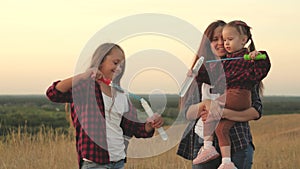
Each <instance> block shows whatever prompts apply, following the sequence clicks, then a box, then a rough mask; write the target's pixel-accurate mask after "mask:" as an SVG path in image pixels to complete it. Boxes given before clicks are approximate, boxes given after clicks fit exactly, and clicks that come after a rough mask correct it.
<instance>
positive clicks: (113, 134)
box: [102, 92, 129, 161]
mask: <svg viewBox="0 0 300 169" xmlns="http://www.w3.org/2000/svg"><path fill="white" fill-rule="evenodd" d="M102 96H103V102H104V107H105V119H106V138H107V147H108V153H109V158H110V161H119V160H121V159H124V158H125V156H126V154H125V151H124V150H125V144H124V137H123V130H122V128H121V127H120V123H121V120H122V116H123V114H124V113H125V112H128V111H129V105H128V100H127V96H126V95H125V94H124V93H120V92H116V97H115V102H114V105H113V107H112V109H111V112H109V109H110V108H111V105H112V103H113V100H112V98H111V97H109V96H107V95H105V94H104V93H102Z"/></svg>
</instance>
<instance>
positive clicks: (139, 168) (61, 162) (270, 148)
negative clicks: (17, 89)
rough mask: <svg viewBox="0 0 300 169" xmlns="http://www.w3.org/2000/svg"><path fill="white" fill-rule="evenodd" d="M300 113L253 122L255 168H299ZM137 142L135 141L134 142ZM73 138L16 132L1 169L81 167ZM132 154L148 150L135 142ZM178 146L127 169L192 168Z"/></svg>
mask: <svg viewBox="0 0 300 169" xmlns="http://www.w3.org/2000/svg"><path fill="white" fill-rule="evenodd" d="M299 121H300V114H290V115H270V116H264V117H263V118H262V119H260V120H259V121H252V122H251V128H252V133H253V139H254V143H255V146H256V151H255V156H254V165H253V169H265V168H271V169H298V168H299V166H300V160H299V154H300V142H299V136H300V128H299ZM177 135H180V133H177ZM133 141H134V140H133ZM74 144H75V142H74V139H73V136H72V135H62V134H59V133H58V132H56V131H54V130H47V131H45V130H43V128H40V131H39V132H38V134H36V135H31V134H27V133H21V132H18V131H17V132H14V133H11V134H10V135H7V136H6V137H5V139H4V140H3V138H2V141H1V142H0V169H20V168H22V169H43V168H51V169H61V168H66V169H74V168H77V156H76V152H75V145H74ZM130 147H131V148H130V149H129V151H134V149H136V150H147V149H148V151H149V146H146V147H141V146H140V147H139V145H138V144H135V143H133V142H132V143H131V145H130ZM176 150H177V144H176V145H175V147H173V148H172V149H170V150H169V151H166V152H164V153H162V154H160V155H158V156H155V157H149V158H143V159H137V158H129V159H128V163H127V164H126V168H127V169H162V168H163V169H174V168H176V169H177V168H178V169H189V168H191V162H190V161H187V160H185V159H183V158H181V157H179V156H177V155H176Z"/></svg>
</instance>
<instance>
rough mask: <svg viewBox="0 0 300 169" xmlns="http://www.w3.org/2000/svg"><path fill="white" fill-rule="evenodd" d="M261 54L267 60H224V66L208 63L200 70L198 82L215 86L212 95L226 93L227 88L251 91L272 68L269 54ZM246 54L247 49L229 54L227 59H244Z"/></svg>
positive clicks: (217, 63)
mask: <svg viewBox="0 0 300 169" xmlns="http://www.w3.org/2000/svg"><path fill="white" fill-rule="evenodd" d="M260 53H263V54H266V56H267V58H266V59H265V60H256V61H250V60H244V59H236V60H224V61H222V64H221V63H220V62H213V63H207V64H206V65H203V66H202V67H201V69H200V70H199V72H198V76H197V77H196V81H197V82H198V84H202V83H207V84H211V85H213V86H214V89H213V90H214V91H212V93H224V91H225V87H226V89H233V88H238V89H248V90H251V89H252V88H253V87H254V85H255V84H258V83H259V82H260V81H261V80H262V79H264V78H265V77H266V76H267V74H268V72H269V70H270V68H271V63H270V60H269V57H268V54H267V52H265V51H260ZM245 54H248V52H247V49H246V48H244V49H242V50H240V51H238V52H235V53H232V54H227V55H226V58H235V57H243V56H244V55H245ZM224 75H225V77H224ZM225 80H226V81H225ZM225 85H226V86H225Z"/></svg>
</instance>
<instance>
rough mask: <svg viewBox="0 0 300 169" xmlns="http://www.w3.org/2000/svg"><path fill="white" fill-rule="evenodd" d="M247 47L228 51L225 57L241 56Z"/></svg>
mask: <svg viewBox="0 0 300 169" xmlns="http://www.w3.org/2000/svg"><path fill="white" fill-rule="evenodd" d="M247 50H248V49H247V48H243V49H241V50H239V51H236V52H233V53H228V54H227V56H226V57H227V58H234V57H238V56H243V55H244V54H245V53H246V52H247Z"/></svg>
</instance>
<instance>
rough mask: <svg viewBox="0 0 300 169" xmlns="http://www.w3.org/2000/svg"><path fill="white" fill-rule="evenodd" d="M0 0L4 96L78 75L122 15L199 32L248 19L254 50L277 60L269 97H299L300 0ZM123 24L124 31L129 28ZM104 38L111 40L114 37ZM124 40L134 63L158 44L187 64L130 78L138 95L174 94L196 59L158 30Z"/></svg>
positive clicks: (43, 87) (35, 90)
mask: <svg viewBox="0 0 300 169" xmlns="http://www.w3.org/2000/svg"><path fill="white" fill-rule="evenodd" d="M0 2H1V5H0V21H1V22H0V57H1V62H0V77H1V83H0V95H10V94H12V95H18V94H21V95H23V94H44V93H45V91H46V89H47V88H48V87H49V85H51V83H52V82H53V81H56V80H60V79H64V78H67V77H70V76H72V75H73V74H74V72H76V71H75V68H76V65H77V64H78V62H79V58H80V57H81V56H82V51H84V49H85V46H86V45H87V44H89V42H90V39H92V37H95V35H96V34H97V32H99V30H102V29H103V28H106V27H107V26H108V25H111V24H112V23H115V22H118V21H119V20H120V19H122V18H126V17H127V18H130V17H132V16H135V15H139V14H144V13H154V14H161V15H166V16H172V17H176V18H178V20H182V21H184V22H186V23H188V24H189V26H190V25H192V26H193V27H195V28H197V29H198V30H199V31H200V32H203V31H204V30H205V28H206V27H207V26H208V25H209V24H210V23H211V22H213V21H216V20H218V19H222V20H224V21H226V22H229V21H231V20H236V19H238V20H243V21H245V22H246V23H247V24H248V25H250V26H251V27H252V35H253V39H254V42H255V45H256V48H257V49H259V50H266V51H267V52H268V54H269V56H270V59H271V64H272V67H271V70H270V72H269V74H268V76H267V77H266V78H265V79H264V80H263V83H264V84H265V90H264V95H267V96H268V95H280V96H282V95H283V96H300V90H299V89H300V88H299V83H300V78H299V70H300V69H299V67H300V66H299V63H300V57H299V56H300V55H299V52H298V50H297V48H298V47H299V46H300V41H299V37H300V23H299V22H298V21H297V20H299V19H300V12H299V10H298V8H299V6H300V1H297V0H286V1H279V0H265V1H259V0H252V1H251V2H247V1H239V0H228V1H219V0H216V1H202V2H201V1H192V0H185V1H174V0H172V1H171V0H165V1H160V0H151V1H138V0H128V1H116V0H112V1H101V0H86V1H79V0H72V1H71V0H65V1H60V0H52V1H44V0H26V1H21V0H10V1H4V0H1V1H0ZM157 26H159V25H157ZM131 28H132V29H134V28H135V25H134V24H131V26H130V27H129V28H128V29H131ZM118 29H120V31H122V29H123V28H118ZM112 33H115V32H114V31H112ZM105 36H106V38H108V37H109V34H106V35H105ZM112 36H113V35H112ZM108 39H109V38H108ZM103 40H107V39H105V38H104V39H103ZM199 42H200V38H199ZM120 45H121V46H122V47H123V49H124V51H125V53H126V58H128V60H129V61H128V62H129V65H132V66H131V68H132V67H135V64H134V63H135V60H134V59H133V58H137V56H138V54H141V53H146V54H147V50H149V49H152V51H151V52H153V49H158V50H157V51H154V52H158V53H160V54H162V55H172V57H173V58H175V60H177V61H181V63H183V65H182V64H181V63H179V62H176V64H175V62H172V64H175V65H174V67H180V69H178V70H176V71H177V73H173V75H172V73H171V75H170V72H166V71H165V70H161V69H149V68H147V69H139V70H138V71H137V72H136V73H135V74H134V77H129V78H127V79H126V80H127V82H126V83H127V85H128V86H126V87H128V88H129V89H130V90H132V91H133V92H137V93H143V92H145V91H151V90H156V89H160V90H164V91H165V92H170V93H171V92H174V91H175V92H176V89H177V90H178V85H180V81H182V78H183V76H184V75H185V72H184V71H185V68H186V67H189V66H190V65H191V63H192V60H193V52H192V51H191V50H190V49H188V48H187V47H186V46H184V45H183V43H182V42H178V40H174V38H173V39H172V38H170V37H166V36H162V35H159V34H154V35H149V34H143V35H135V36H132V37H127V39H123V40H122V41H121V42H120ZM145 51H146V52H145ZM151 52H150V53H151ZM158 55H159V54H158ZM130 58H131V60H130ZM159 62H162V63H164V61H159ZM148 63H155V61H154V60H149V61H148ZM147 66H149V67H151V65H147ZM179 70H180V72H179ZM181 70H183V71H181ZM170 71H171V68H170ZM176 71H175V72H176ZM174 74H176V75H177V74H180V75H178V76H180V77H178V78H176V77H174ZM161 79H164V80H163V81H162V80H161ZM178 79H180V80H178ZM124 83H125V82H124ZM176 87H177V88H176ZM171 89H174V90H171Z"/></svg>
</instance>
